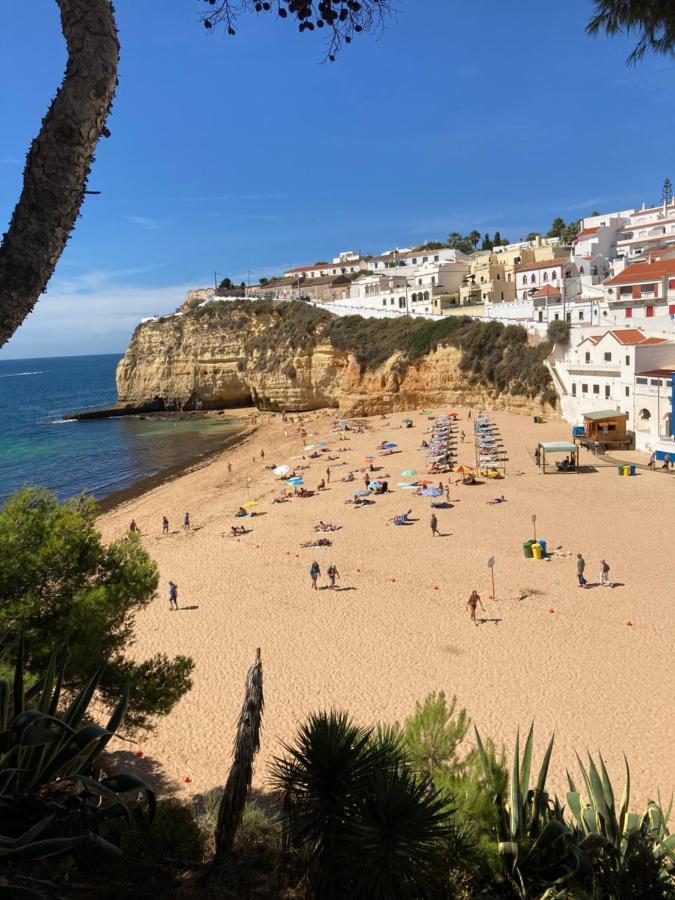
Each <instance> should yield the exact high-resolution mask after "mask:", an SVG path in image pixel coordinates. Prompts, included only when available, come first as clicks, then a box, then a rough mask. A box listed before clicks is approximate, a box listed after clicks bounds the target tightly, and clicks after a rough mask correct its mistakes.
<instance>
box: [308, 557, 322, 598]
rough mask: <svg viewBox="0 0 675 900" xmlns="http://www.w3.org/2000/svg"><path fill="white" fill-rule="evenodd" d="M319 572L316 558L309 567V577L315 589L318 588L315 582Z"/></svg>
mask: <svg viewBox="0 0 675 900" xmlns="http://www.w3.org/2000/svg"><path fill="white" fill-rule="evenodd" d="M320 574H321V569H320V568H319V564H318V562H317V561H316V560H314V562H313V563H312V565H311V566H310V567H309V577H310V578H311V579H312V589H313V590H315V591H316V590H318V588H317V586H316V582H317V580H318V578H319V575H320Z"/></svg>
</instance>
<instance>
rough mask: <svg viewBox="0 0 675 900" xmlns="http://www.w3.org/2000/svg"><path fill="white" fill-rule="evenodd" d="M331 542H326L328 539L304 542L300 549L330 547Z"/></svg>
mask: <svg viewBox="0 0 675 900" xmlns="http://www.w3.org/2000/svg"><path fill="white" fill-rule="evenodd" d="M332 543H333V542H332V541H330V540H328V538H315V539H314V540H313V541H305V543H304V544H300V546H301V547H330V546H332Z"/></svg>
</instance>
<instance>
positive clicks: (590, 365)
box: [563, 360, 621, 372]
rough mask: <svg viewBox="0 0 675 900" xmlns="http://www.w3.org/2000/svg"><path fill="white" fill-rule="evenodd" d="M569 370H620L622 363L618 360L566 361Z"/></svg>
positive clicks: (565, 364)
mask: <svg viewBox="0 0 675 900" xmlns="http://www.w3.org/2000/svg"><path fill="white" fill-rule="evenodd" d="M563 365H564V366H565V368H566V369H567V370H568V371H569V372H574V371H575V370H577V371H581V372H591V371H594V370H597V371H599V372H620V371H621V363H620V362H619V361H618V360H617V362H566V363H563Z"/></svg>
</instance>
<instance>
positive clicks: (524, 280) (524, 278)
mask: <svg viewBox="0 0 675 900" xmlns="http://www.w3.org/2000/svg"><path fill="white" fill-rule="evenodd" d="M523 284H527V275H523Z"/></svg>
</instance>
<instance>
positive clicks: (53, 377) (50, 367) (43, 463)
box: [0, 354, 236, 500]
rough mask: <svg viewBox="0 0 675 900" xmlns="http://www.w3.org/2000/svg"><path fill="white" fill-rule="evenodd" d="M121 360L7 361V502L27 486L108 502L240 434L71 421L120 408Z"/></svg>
mask: <svg viewBox="0 0 675 900" xmlns="http://www.w3.org/2000/svg"><path fill="white" fill-rule="evenodd" d="M120 358H121V357H120V355H119V354H114V355H105V356H71V357H60V358H50V359H23V360H0V500H1V499H3V498H5V497H7V496H8V495H9V494H11V493H12V492H13V491H15V490H17V489H18V488H20V487H21V486H22V485H25V484H34V485H38V486H40V487H47V488H49V489H50V490H53V491H54V492H55V493H56V494H57V495H58V496H59V498H61V499H65V498H66V497H71V496H75V495H77V494H79V493H80V492H81V491H87V492H88V493H90V494H92V495H93V496H94V497H96V498H98V499H100V498H102V497H105V496H107V495H108V494H111V493H113V492H114V491H118V490H121V489H123V488H126V487H129V486H130V485H131V484H133V483H134V482H136V481H139V480H140V479H142V478H146V477H148V476H150V475H154V474H156V473H158V472H161V471H162V470H163V469H166V468H169V467H171V466H174V465H177V464H180V463H183V462H186V461H188V460H192V459H196V458H198V457H199V456H201V455H203V454H204V453H205V452H208V451H209V450H211V449H213V448H215V447H216V446H219V445H220V444H222V443H223V441H224V440H225V438H226V437H227V436H229V435H231V434H232V433H233V431H235V430H236V420H234V419H231V418H229V419H228V418H226V417H224V416H223V417H219V418H218V419H212V418H209V419H204V418H202V419H199V418H193V419H186V420H178V421H176V420H170V419H168V420H157V419H139V418H136V417H133V418H120V419H94V420H91V421H86V422H75V421H68V420H64V419H63V416H64V415H65V414H67V413H71V412H76V411H80V410H83V409H87V408H89V407H96V406H110V405H112V404H113V403H114V402H115V397H116V395H115V368H116V366H117V363H118V362H119V360H120Z"/></svg>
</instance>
